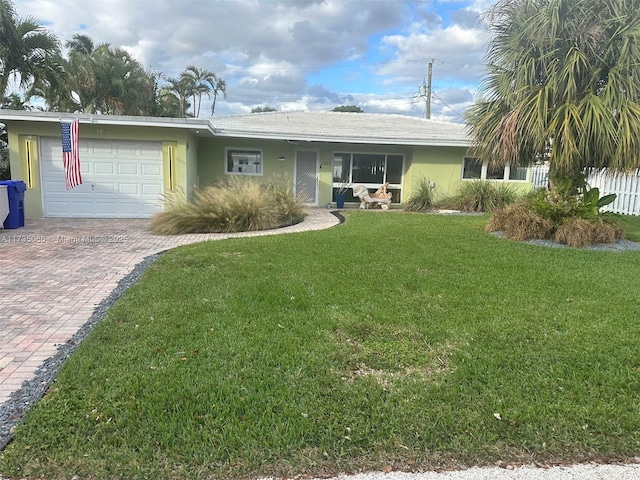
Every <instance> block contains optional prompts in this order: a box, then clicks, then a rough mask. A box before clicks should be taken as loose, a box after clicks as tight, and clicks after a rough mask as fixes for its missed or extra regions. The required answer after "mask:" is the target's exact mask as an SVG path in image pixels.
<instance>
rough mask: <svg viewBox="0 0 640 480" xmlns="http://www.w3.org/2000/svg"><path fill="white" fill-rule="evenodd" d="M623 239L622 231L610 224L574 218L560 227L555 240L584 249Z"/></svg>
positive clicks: (554, 237) (554, 236)
mask: <svg viewBox="0 0 640 480" xmlns="http://www.w3.org/2000/svg"><path fill="white" fill-rule="evenodd" d="M620 238H622V229H621V228H620V227H619V226H618V225H615V224H612V223H609V222H604V221H603V222H599V221H593V220H588V219H586V218H579V217H574V218H570V219H568V220H566V221H565V222H564V223H563V224H562V225H560V226H558V228H557V230H556V232H555V234H554V235H553V239H554V240H555V241H556V242H558V243H564V244H565V245H569V246H571V247H576V248H582V247H586V246H587V245H597V244H599V243H614V242H615V241H616V240H619V239H620Z"/></svg>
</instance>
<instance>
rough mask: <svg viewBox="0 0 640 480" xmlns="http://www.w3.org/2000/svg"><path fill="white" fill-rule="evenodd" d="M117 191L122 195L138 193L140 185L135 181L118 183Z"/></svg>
mask: <svg viewBox="0 0 640 480" xmlns="http://www.w3.org/2000/svg"><path fill="white" fill-rule="evenodd" d="M118 192H119V193H121V194H122V195H134V196H139V195H140V193H141V192H140V185H139V184H137V183H122V182H121V183H119V184H118Z"/></svg>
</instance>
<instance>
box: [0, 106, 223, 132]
mask: <svg viewBox="0 0 640 480" xmlns="http://www.w3.org/2000/svg"><path fill="white" fill-rule="evenodd" d="M0 118H1V119H2V120H3V121H12V120H19V121H27V122H28V121H31V122H60V121H62V120H66V121H72V120H80V123H81V124H89V125H124V126H130V127H134V126H135V127H164V128H183V129H188V130H205V131H208V132H209V133H210V134H211V135H213V128H212V127H211V123H210V122H209V120H203V119H199V118H169V117H134V116H126V115H95V114H88V113H66V112H65V113H63V112H33V111H26V110H4V109H2V110H0Z"/></svg>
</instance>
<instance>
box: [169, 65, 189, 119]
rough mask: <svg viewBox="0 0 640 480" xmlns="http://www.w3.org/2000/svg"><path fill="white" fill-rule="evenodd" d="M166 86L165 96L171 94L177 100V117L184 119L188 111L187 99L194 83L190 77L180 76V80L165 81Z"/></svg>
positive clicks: (170, 79)
mask: <svg viewBox="0 0 640 480" xmlns="http://www.w3.org/2000/svg"><path fill="white" fill-rule="evenodd" d="M167 81H168V86H167V87H166V92H165V94H169V93H171V94H173V95H175V98H177V100H178V105H179V111H178V113H179V115H178V117H180V118H184V117H186V116H187V110H188V109H189V101H188V98H189V97H191V96H192V95H193V91H194V82H193V79H192V78H191V77H188V76H185V75H181V76H180V78H169V79H167Z"/></svg>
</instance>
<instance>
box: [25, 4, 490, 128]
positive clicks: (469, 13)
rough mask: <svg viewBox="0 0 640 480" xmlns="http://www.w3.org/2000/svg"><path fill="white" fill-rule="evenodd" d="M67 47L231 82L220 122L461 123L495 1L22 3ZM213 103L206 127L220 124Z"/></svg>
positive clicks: (476, 79) (166, 71) (477, 79)
mask: <svg viewBox="0 0 640 480" xmlns="http://www.w3.org/2000/svg"><path fill="white" fill-rule="evenodd" d="M14 3H15V9H16V12H17V14H18V16H20V17H24V16H29V15H32V16H35V17H36V18H38V19H39V20H40V22H41V23H42V24H43V25H45V26H46V27H47V28H48V29H49V30H50V31H51V32H53V33H55V34H56V35H57V36H58V37H59V38H60V39H62V40H63V41H66V40H69V39H71V37H72V36H73V35H74V34H76V33H83V34H87V35H89V36H90V37H91V38H92V39H93V40H94V42H95V43H96V44H97V43H102V42H107V43H110V44H111V45H113V46H115V47H123V48H125V49H126V50H128V51H129V52H130V53H131V54H132V55H133V56H134V57H135V58H137V59H138V60H139V61H141V62H142V64H143V65H145V66H147V67H150V68H152V69H153V70H155V71H158V72H162V73H163V74H165V75H167V76H169V77H171V76H177V75H179V74H180V72H181V71H182V70H184V68H185V67H186V66H187V65H190V64H193V65H196V66H198V67H200V68H205V69H208V70H212V71H213V72H215V73H216V74H217V75H218V76H220V77H222V78H223V79H224V80H225V81H226V82H227V96H228V98H227V99H226V100H224V101H219V102H218V103H217V104H216V115H229V114H241V113H248V112H250V111H251V109H252V108H254V107H256V106H270V107H273V108H276V109H278V110H331V109H332V108H334V107H335V106H338V105H358V106H359V107H361V108H362V109H363V110H364V111H365V112H370V113H373V112H381V113H396V114H403V115H412V116H424V114H425V99H424V98H419V96H418V92H419V86H420V84H422V82H423V81H424V79H425V78H426V77H427V72H428V63H429V62H430V61H431V60H432V59H433V77H432V78H433V80H432V86H433V99H432V104H431V105H432V106H431V118H433V119H436V120H446V121H454V122H461V121H462V114H463V112H464V111H465V110H466V108H468V107H469V105H471V104H472V102H473V100H474V96H475V95H476V93H477V88H478V86H479V83H480V81H481V78H482V69H483V60H484V53H485V50H486V45H487V40H488V38H487V35H486V32H485V30H484V28H483V27H482V24H481V22H480V19H479V14H480V13H481V12H482V11H485V10H486V9H487V8H488V7H489V6H490V5H491V3H493V2H492V1H491V0H430V1H421V0H417V1H404V0H14ZM210 104H211V102H210V101H209V102H208V103H206V104H205V103H203V106H202V110H201V116H206V115H208V114H209V113H210Z"/></svg>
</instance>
